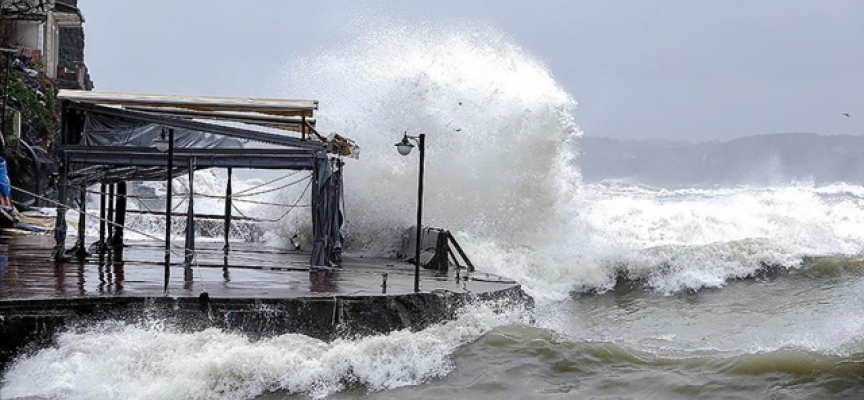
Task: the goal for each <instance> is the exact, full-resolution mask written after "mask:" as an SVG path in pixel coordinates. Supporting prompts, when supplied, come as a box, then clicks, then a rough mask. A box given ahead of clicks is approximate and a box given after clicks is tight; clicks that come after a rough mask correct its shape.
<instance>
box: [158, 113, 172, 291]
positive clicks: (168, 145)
mask: <svg viewBox="0 0 864 400" xmlns="http://www.w3.org/2000/svg"><path fill="white" fill-rule="evenodd" d="M166 131H167V136H168V137H167V138H166V137H165V136H166ZM153 147H155V148H156V150H159V151H161V152H165V151H167V152H168V165H167V176H166V178H165V180H166V182H167V184H168V186H167V192H166V199H165V293H168V281H169V280H170V279H171V195H172V192H173V188H172V187H171V180H172V179H173V178H174V176H173V174H172V173H173V172H174V129H172V128H164V127H163V128H162V134H161V135H160V137H157V138H156V139H155V140H154V141H153Z"/></svg>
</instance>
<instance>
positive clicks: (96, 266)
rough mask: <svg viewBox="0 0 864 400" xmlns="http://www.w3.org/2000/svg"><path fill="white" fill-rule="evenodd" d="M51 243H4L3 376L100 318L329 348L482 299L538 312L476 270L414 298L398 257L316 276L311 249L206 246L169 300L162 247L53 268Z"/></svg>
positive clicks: (178, 263)
mask: <svg viewBox="0 0 864 400" xmlns="http://www.w3.org/2000/svg"><path fill="white" fill-rule="evenodd" d="M53 245H54V243H53V240H52V238H50V237H48V236H14V237H7V236H0V369H2V367H3V366H4V365H5V364H6V363H7V362H8V361H9V360H11V359H13V358H14V357H15V356H17V355H19V354H21V352H22V351H27V350H26V349H34V348H38V347H41V346H47V345H50V343H51V341H52V340H53V338H54V336H55V335H56V334H57V333H58V332H62V331H63V330H66V329H77V328H76V327H80V326H82V325H84V326H87V325H88V324H91V323H94V322H98V321H102V320H119V321H125V322H128V323H137V322H141V321H142V320H145V319H151V320H152V319H153V318H156V319H159V320H160V321H164V322H165V323H167V324H170V325H172V326H175V327H177V328H179V329H188V330H198V329H205V328H210V327H216V328H220V329H226V330H232V331H239V332H243V333H246V334H249V335H251V336H253V337H264V336H269V335H277V334H283V333H301V334H305V335H309V336H313V337H317V338H320V339H325V340H330V339H335V338H338V337H345V336H358V335H370V334H382V333H388V332H392V331H395V330H401V329H414V330H416V329H423V328H425V327H427V326H429V325H431V324H434V323H439V322H442V321H445V320H448V319H453V318H455V317H456V316H457V315H458V313H459V310H461V309H462V307H463V306H465V305H466V304H470V303H474V302H478V301H489V302H492V303H496V304H499V305H501V306H502V307H511V306H512V305H514V304H516V305H526V304H527V305H528V306H529V307H530V304H531V299H530V297H528V296H527V295H525V293H524V292H522V290H521V287H520V285H519V284H518V283H517V282H513V281H511V280H508V279H506V278H504V277H499V276H496V275H493V274H487V273H484V272H479V271H478V272H474V273H471V274H468V273H467V271H466V270H464V269H462V270H459V269H457V268H451V269H450V271H448V273H446V274H438V273H436V271H430V270H421V277H420V282H421V283H420V289H421V290H420V292H417V293H415V292H414V266H413V265H411V264H407V263H403V262H399V261H397V260H393V259H381V258H361V257H345V258H344V260H343V262H342V264H341V266H340V267H338V268H328V269H310V268H309V264H308V260H309V253H306V252H302V251H285V250H280V249H271V248H264V247H262V246H260V245H254V244H246V243H235V244H232V250H231V251H230V252H229V253H228V255H227V256H226V255H225V254H224V252H223V251H222V249H221V243H216V242H209V243H207V242H205V243H199V245H198V252H197V257H196V262H194V263H193V265H192V266H191V267H186V266H184V264H183V256H182V254H178V255H174V256H172V264H171V266H170V272H171V273H170V280H169V285H168V292H167V293H166V292H165V291H164V272H165V269H164V248H162V247H161V246H160V245H159V244H158V242H128V247H126V248H125V249H124V254H123V257H122V261H115V260H113V255H111V254H105V255H102V256H100V255H98V254H97V255H91V256H90V257H88V258H86V259H85V260H83V261H77V260H76V261H70V262H64V263H54V262H52V261H51V260H50V255H51V250H52V248H53ZM385 276H386V287H385V286H384V285H383V284H384V279H385ZM204 293H206V295H204ZM22 349H23V350H22Z"/></svg>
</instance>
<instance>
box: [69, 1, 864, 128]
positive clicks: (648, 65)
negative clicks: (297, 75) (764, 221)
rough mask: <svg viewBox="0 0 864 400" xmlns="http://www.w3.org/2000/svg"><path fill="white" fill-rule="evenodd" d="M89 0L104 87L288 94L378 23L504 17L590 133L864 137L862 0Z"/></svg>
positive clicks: (94, 64)
mask: <svg viewBox="0 0 864 400" xmlns="http://www.w3.org/2000/svg"><path fill="white" fill-rule="evenodd" d="M79 5H80V7H81V9H82V11H83V12H84V14H85V17H86V25H85V33H86V35H87V49H86V62H87V64H88V66H89V68H90V71H91V75H92V76H93V79H94V81H95V83H96V89H97V90H115V91H136V92H156V93H192V94H212V95H236V96H258V97H273V96H282V95H284V93H285V92H286V88H284V87H283V83H282V82H283V80H282V77H283V75H284V73H285V71H284V69H285V65H286V64H287V63H288V62H289V61H290V60H292V59H296V58H297V57H307V56H314V55H315V54H316V53H319V52H321V51H324V50H326V49H328V48H332V47H333V46H338V45H340V43H345V42H347V41H350V40H351V37H352V35H356V34H357V30H358V29H363V26H364V24H367V23H376V24H379V23H386V21H387V20H388V19H399V20H401V21H408V22H409V23H410V22H412V21H416V22H418V23H420V22H422V23H438V22H443V23H446V22H449V21H454V20H458V21H463V22H464V21H467V22H469V23H471V22H476V23H478V24H485V25H492V26H494V27H496V28H497V29H499V30H500V31H502V32H504V33H505V34H506V35H508V36H510V37H511V38H512V41H513V42H514V43H516V44H518V45H519V46H521V47H522V48H524V49H525V50H526V51H527V52H529V53H530V54H532V55H534V56H535V57H536V58H537V59H539V60H540V61H542V62H543V63H545V64H546V65H547V66H548V68H549V69H550V70H551V72H552V73H553V74H554V76H555V77H556V79H557V80H558V81H559V82H560V84H561V85H562V86H563V87H564V88H565V89H566V90H568V91H569V92H570V93H571V94H572V95H573V96H574V97H575V98H576V99H577V100H578V102H579V108H578V110H577V111H576V113H575V117H576V120H577V122H578V123H579V125H580V126H581V127H582V128H583V130H584V132H585V135H587V136H604V137H612V138H667V139H683V140H691V141H702V140H721V139H727V138H733V137H739V136H746V135H753V134H766V133H780V132H816V133H821V134H826V135H833V134H852V135H864V2H862V1H858V0H820V1H809V0H808V1H801V0H776V1H767V0H766V1H750V0H733V1H727V0H724V1H711V2H709V1H690V0H654V1H643V0H619V1H608V0H596V1H564V0H561V1H533V2H526V1H513V0H486V1H465V0H437V1H423V2H419V1H398V2H397V1H392V2H390V1H375V2H365V3H363V4H361V3H360V2H358V1H350V0H338V1H323V0H322V1H314V2H296V1H281V0H256V1H227V0H210V1H203V0H184V1H177V0H124V1H117V0H80V4H79ZM370 21H371V22H370ZM382 21H383V22H382ZM321 107H322V108H323V107H326V105H325V104H322V105H321ZM846 112H848V113H851V115H852V117H851V118H848V117H845V116H843V115H842V114H843V113H846Z"/></svg>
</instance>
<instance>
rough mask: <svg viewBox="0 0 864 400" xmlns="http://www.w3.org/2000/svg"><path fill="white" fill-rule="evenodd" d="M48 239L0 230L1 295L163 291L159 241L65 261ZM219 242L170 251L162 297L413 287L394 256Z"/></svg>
mask: <svg viewBox="0 0 864 400" xmlns="http://www.w3.org/2000/svg"><path fill="white" fill-rule="evenodd" d="M53 245H54V243H53V240H52V238H50V237H48V236H19V237H0V301H7V300H26V299H46V298H55V299H56V298H81V297H93V296H99V297H105V296H124V297H157V296H165V295H166V294H165V292H164V273H165V266H164V248H162V247H161V246H160V245H159V244H158V243H156V242H127V247H126V249H125V250H124V254H123V260H122V261H113V260H112V259H113V255H111V254H105V255H104V256H101V257H100V255H98V254H95V255H91V256H90V257H88V258H87V259H86V260H84V261H78V260H72V261H69V262H65V263H54V262H52V261H51V260H50V254H51V249H52V247H53ZM221 246H222V245H221V243H213V242H211V243H202V244H199V245H198V249H197V250H198V251H197V257H196V261H195V262H194V263H193V264H192V266H191V267H186V266H184V263H183V255H182V254H180V255H176V254H175V255H172V263H171V273H170V275H171V277H170V282H169V285H168V293H167V296H170V297H196V298H197V297H198V296H199V295H200V294H201V293H202V292H207V293H208V294H209V296H210V298H294V297H320V296H334V295H335V296H379V295H388V294H389V295H398V294H409V293H413V292H414V266H413V265H412V264H408V263H404V262H400V261H397V260H394V259H383V258H360V257H345V258H344V259H343V262H342V264H341V266H340V267H334V268H328V269H316V270H311V269H310V267H309V262H308V260H309V253H307V252H303V251H286V250H281V249H275V248H265V247H262V246H260V245H255V244H247V243H235V244H232V250H231V251H230V252H228V254H227V255H226V254H225V253H224V251H223V250H222V248H221ZM385 274H386V288H385V287H384V281H385ZM457 275H458V277H459V279H457ZM464 278H468V279H464ZM514 285H517V284H516V283H515V282H513V281H510V280H508V279H506V278H504V277H499V276H496V275H493V274H487V273H483V272H475V273H473V274H468V272H467V271H466V270H464V269H463V270H461V271H457V270H456V268H451V269H450V271H449V272H448V273H447V274H443V275H442V274H438V273H436V271H429V270H425V269H423V270H421V274H420V289H421V292H426V293H429V292H436V291H450V292H454V293H466V292H472V293H478V292H487V291H496V290H500V289H502V288H505V287H509V286H514Z"/></svg>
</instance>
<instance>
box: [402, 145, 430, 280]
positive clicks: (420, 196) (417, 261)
mask: <svg viewBox="0 0 864 400" xmlns="http://www.w3.org/2000/svg"><path fill="white" fill-rule="evenodd" d="M411 141H414V142H415V143H417V147H418V148H419V149H420V173H419V175H420V176H419V178H418V183H417V243H416V246H415V248H414V293H417V292H419V291H420V244H421V242H422V240H421V236H422V234H423V164H424V159H425V156H426V134H425V133H421V134H420V135H418V136H408V132H405V134H404V136H402V140H401V141H400V142H399V143H396V150H397V151H399V154H401V155H403V156H407V155H408V154H410V153H411V149H413V148H414V145H413V144H411Z"/></svg>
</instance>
